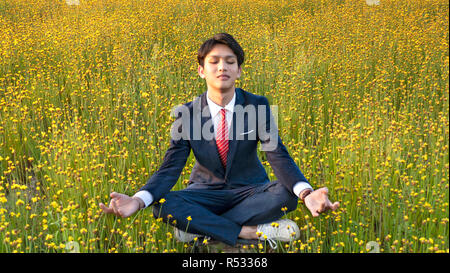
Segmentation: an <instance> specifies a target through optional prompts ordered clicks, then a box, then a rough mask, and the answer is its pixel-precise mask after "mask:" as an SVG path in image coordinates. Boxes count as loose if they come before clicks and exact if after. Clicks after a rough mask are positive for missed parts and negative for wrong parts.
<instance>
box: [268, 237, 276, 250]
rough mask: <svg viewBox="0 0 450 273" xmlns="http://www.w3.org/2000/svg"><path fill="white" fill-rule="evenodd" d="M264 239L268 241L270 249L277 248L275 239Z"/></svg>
mask: <svg viewBox="0 0 450 273" xmlns="http://www.w3.org/2000/svg"><path fill="white" fill-rule="evenodd" d="M266 241H267V242H268V243H269V245H270V247H271V248H272V249H277V247H278V244H277V241H275V240H274V239H267V240H266Z"/></svg>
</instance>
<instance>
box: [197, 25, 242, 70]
mask: <svg viewBox="0 0 450 273" xmlns="http://www.w3.org/2000/svg"><path fill="white" fill-rule="evenodd" d="M216 44H223V45H227V46H228V47H229V48H230V49H231V50H232V51H233V52H234V54H235V55H236V57H237V62H238V67H240V66H241V64H242V63H243V62H244V50H242V47H241V46H240V45H239V43H238V42H237V41H236V40H235V39H234V38H233V36H231V35H230V34H228V33H217V34H215V35H214V36H213V37H212V38H210V39H208V40H206V41H205V42H204V43H203V44H202V45H201V46H200V48H199V50H198V54H197V59H198V63H199V65H201V66H203V65H204V61H205V57H206V55H208V53H209V52H210V51H211V50H212V49H213V47H214V46H215V45H216Z"/></svg>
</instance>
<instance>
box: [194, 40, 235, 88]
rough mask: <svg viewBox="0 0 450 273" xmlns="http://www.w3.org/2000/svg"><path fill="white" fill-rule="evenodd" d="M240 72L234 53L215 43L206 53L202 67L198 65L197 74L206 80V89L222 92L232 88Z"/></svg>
mask: <svg viewBox="0 0 450 273" xmlns="http://www.w3.org/2000/svg"><path fill="white" fill-rule="evenodd" d="M241 72H242V68H240V67H238V62H237V57H236V55H235V54H234V52H233V51H232V50H231V48H229V47H228V46H226V45H223V44H216V45H215V46H214V47H213V49H212V50H211V51H210V52H209V53H208V55H206V57H205V60H204V64H203V67H202V66H200V65H199V66H198V74H199V75H200V77H202V78H203V79H205V80H206V84H207V85H208V89H209V90H214V91H219V92H222V93H224V92H228V91H231V90H234V84H235V82H236V79H238V78H239V77H240V76H241Z"/></svg>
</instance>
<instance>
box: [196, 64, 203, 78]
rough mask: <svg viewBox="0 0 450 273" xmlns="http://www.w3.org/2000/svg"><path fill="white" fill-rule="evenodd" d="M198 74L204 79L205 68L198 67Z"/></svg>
mask: <svg viewBox="0 0 450 273" xmlns="http://www.w3.org/2000/svg"><path fill="white" fill-rule="evenodd" d="M197 71H198V74H199V75H200V78H202V79H204V78H205V74H204V73H203V66H201V65H198V69H197Z"/></svg>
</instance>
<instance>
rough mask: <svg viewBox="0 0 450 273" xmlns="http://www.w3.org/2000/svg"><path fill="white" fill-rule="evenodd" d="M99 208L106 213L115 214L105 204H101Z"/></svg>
mask: <svg viewBox="0 0 450 273" xmlns="http://www.w3.org/2000/svg"><path fill="white" fill-rule="evenodd" d="M99 206H100V208H101V209H102V210H103V212H104V213H114V211H113V210H112V209H111V208H108V207H107V206H105V204H103V203H100V204H99Z"/></svg>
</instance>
